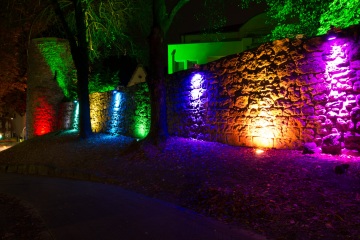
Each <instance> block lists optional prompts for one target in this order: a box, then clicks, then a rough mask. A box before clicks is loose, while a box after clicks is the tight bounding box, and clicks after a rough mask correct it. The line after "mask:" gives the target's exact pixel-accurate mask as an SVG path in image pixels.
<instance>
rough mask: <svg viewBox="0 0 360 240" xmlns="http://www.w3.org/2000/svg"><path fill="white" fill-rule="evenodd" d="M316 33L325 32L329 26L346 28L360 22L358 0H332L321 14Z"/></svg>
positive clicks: (359, 3) (359, 2)
mask: <svg viewBox="0 0 360 240" xmlns="http://www.w3.org/2000/svg"><path fill="white" fill-rule="evenodd" d="M319 22H320V27H319V29H318V34H319V35H322V34H326V33H327V31H329V30H330V26H331V25H332V26H335V27H337V28H347V27H349V26H352V25H356V24H359V22H360V1H359V0H347V1H344V0H334V1H333V2H332V3H331V4H330V5H329V8H328V10H327V11H326V12H325V13H323V14H322V15H321V18H320V21H319Z"/></svg>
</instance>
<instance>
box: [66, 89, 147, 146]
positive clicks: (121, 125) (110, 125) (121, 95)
mask: <svg viewBox="0 0 360 240" xmlns="http://www.w3.org/2000/svg"><path fill="white" fill-rule="evenodd" d="M89 98H90V118H91V128H92V131H93V132H104V133H109V134H122V135H127V136H132V137H135V138H139V139H142V138H144V137H146V135H147V134H148V132H149V128H150V100H149V92H148V88H147V84H146V83H140V84H137V85H134V86H131V87H128V88H122V89H121V90H119V91H110V92H103V93H93V94H90V96H89ZM61 112H62V114H61V118H60V119H61V120H60V122H61V124H60V126H61V129H77V127H78V122H77V121H78V103H76V102H75V103H74V102H68V103H63V104H62V107H61Z"/></svg>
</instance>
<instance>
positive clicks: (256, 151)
mask: <svg viewBox="0 0 360 240" xmlns="http://www.w3.org/2000/svg"><path fill="white" fill-rule="evenodd" d="M263 152H264V150H262V149H259V148H257V149H255V153H256V154H262V153H263Z"/></svg>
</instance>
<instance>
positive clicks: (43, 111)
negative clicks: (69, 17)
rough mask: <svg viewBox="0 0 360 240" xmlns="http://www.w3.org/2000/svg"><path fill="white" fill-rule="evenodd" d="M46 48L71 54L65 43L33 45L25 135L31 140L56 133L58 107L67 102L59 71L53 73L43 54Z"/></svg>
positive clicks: (51, 41)
mask: <svg viewBox="0 0 360 240" xmlns="http://www.w3.org/2000/svg"><path fill="white" fill-rule="evenodd" d="M43 45H51V46H56V49H61V50H62V51H61V52H62V53H67V54H68V55H69V54H70V50H69V49H68V43H67V41H65V40H61V39H56V38H42V39H34V40H32V41H31V43H30V46H29V57H28V62H29V68H28V76H29V79H28V82H27V99H26V133H27V137H28V138H31V137H34V136H39V135H43V134H45V133H48V132H51V131H55V130H57V128H58V118H59V105H60V102H61V101H62V99H63V98H64V94H63V92H62V90H61V88H60V87H59V84H58V82H57V74H59V71H53V69H51V67H50V65H49V64H48V62H47V59H46V58H45V57H44V53H43V52H42V51H41V49H42V47H41V46H43ZM47 55H48V56H51V55H56V56H58V55H59V52H58V51H49V54H47ZM70 56H71V55H70Z"/></svg>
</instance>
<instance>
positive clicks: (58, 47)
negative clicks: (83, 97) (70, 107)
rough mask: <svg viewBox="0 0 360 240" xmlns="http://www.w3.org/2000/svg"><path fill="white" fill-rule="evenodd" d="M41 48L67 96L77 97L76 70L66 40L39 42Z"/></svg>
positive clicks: (69, 97)
mask: <svg viewBox="0 0 360 240" xmlns="http://www.w3.org/2000/svg"><path fill="white" fill-rule="evenodd" d="M38 47H39V50H40V52H41V54H42V55H43V57H44V59H45V61H46V63H47V64H48V65H49V67H50V70H51V72H52V74H53V75H54V76H55V78H56V81H57V82H58V84H59V87H60V88H61V89H62V91H63V93H64V95H65V97H66V98H68V99H70V100H73V99H75V98H76V70H74V67H73V60H72V57H71V54H70V51H69V50H68V44H67V42H66V41H58V40H57V39H49V40H47V41H42V42H41V43H40V42H39V43H38Z"/></svg>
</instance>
